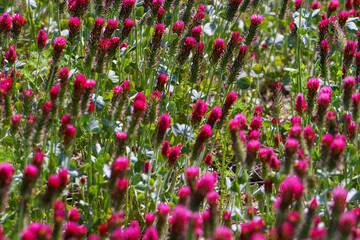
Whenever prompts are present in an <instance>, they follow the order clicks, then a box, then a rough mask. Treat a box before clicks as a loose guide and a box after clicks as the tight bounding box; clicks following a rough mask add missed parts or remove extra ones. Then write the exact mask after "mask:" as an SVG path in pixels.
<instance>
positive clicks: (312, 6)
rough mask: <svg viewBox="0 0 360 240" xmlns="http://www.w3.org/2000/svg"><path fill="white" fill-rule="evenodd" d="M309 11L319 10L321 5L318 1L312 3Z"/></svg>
mask: <svg viewBox="0 0 360 240" xmlns="http://www.w3.org/2000/svg"><path fill="white" fill-rule="evenodd" d="M311 9H312V10H316V9H321V3H320V1H315V2H313V4H312V5H311Z"/></svg>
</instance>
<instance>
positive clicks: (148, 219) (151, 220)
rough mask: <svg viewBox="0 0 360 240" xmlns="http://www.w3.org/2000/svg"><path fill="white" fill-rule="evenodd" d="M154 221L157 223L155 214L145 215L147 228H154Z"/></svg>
mask: <svg viewBox="0 0 360 240" xmlns="http://www.w3.org/2000/svg"><path fill="white" fill-rule="evenodd" d="M154 221H155V214H154V213H152V212H150V213H147V214H145V222H146V226H147V227H150V226H152V225H153V223H154Z"/></svg>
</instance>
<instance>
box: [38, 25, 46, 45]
mask: <svg viewBox="0 0 360 240" xmlns="http://www.w3.org/2000/svg"><path fill="white" fill-rule="evenodd" d="M46 42H47V35H46V33H45V31H44V30H42V29H40V31H39V33H38V35H37V47H38V49H39V50H43V49H44V47H45V46H46Z"/></svg>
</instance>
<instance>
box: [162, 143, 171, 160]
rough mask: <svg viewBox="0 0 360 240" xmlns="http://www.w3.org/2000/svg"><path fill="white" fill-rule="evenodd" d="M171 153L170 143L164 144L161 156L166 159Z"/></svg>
mask: <svg viewBox="0 0 360 240" xmlns="http://www.w3.org/2000/svg"><path fill="white" fill-rule="evenodd" d="M169 151H170V143H169V141H165V142H164V143H163V145H162V148H161V155H162V156H163V157H164V158H167V157H168V154H169Z"/></svg>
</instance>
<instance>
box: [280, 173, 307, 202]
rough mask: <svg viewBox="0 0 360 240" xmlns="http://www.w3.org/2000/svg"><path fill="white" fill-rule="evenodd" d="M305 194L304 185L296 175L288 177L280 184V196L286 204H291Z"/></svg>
mask: <svg viewBox="0 0 360 240" xmlns="http://www.w3.org/2000/svg"><path fill="white" fill-rule="evenodd" d="M303 192H304V185H303V184H302V183H301V180H300V178H299V177H298V176H296V175H289V176H287V177H286V178H285V179H284V180H283V181H282V182H281V184H280V195H281V197H282V202H284V203H285V204H290V203H291V202H292V201H293V200H295V199H299V198H300V197H301V196H302V194H303Z"/></svg>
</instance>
